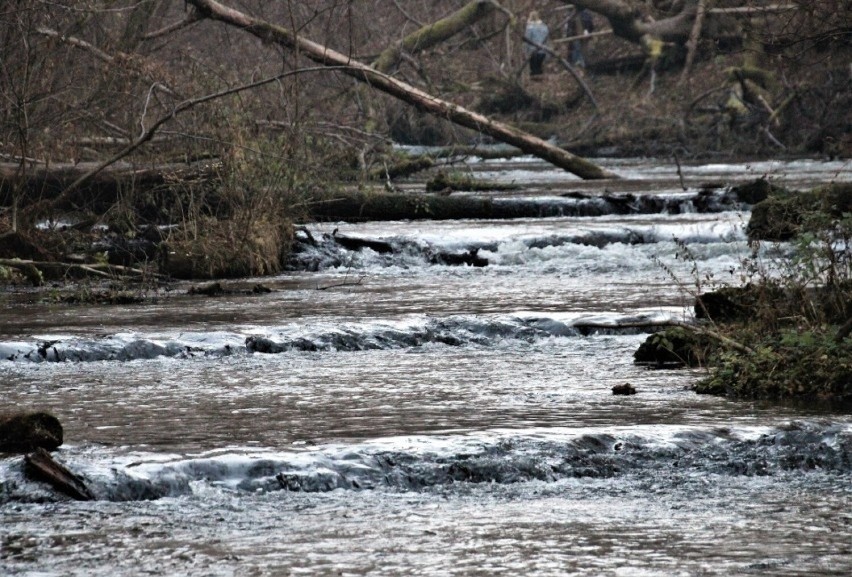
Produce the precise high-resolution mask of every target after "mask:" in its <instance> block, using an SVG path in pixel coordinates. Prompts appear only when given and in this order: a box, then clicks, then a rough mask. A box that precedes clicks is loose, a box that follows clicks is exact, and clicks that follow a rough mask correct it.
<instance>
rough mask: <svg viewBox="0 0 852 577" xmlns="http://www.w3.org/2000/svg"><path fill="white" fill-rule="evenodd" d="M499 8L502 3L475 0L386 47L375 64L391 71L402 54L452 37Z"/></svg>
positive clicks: (492, 0) (379, 68)
mask: <svg viewBox="0 0 852 577" xmlns="http://www.w3.org/2000/svg"><path fill="white" fill-rule="evenodd" d="M497 9H499V5H498V4H497V3H496V2H495V1H494V0H472V1H471V2H468V3H467V4H465V5H464V6H463V7H462V8H460V9H459V10H457V11H455V12H453V13H452V14H450V15H449V16H447V17H446V18H441V19H440V20H438V21H437V22H433V23H431V24H427V25H426V26H423V27H422V28H420V29H418V30H416V31H414V32H412V33H411V34H409V35H408V36H406V37H405V38H403V39H402V40H401V41H400V42H397V43H396V44H394V45H393V46H390V47H389V48H386V49H385V50H384V52H382V53H381V54H379V57H378V58H376V61H375V62H373V68H375V69H376V70H378V71H380V72H391V71H392V70H393V69H394V68H395V67H396V66H397V65H398V64H399V62H400V61H401V60H402V56H403V54H417V53H418V52H422V51H424V50H428V49H429V48H431V47H432V46H436V45H438V44H440V43H441V42H444V41H445V40H449V39H450V38H452V37H453V36H455V35H456V34H458V33H459V32H461V31H462V30H464V29H465V28H467V27H468V26H470V25H472V24H474V23H476V22H478V21H479V20H482V19H483V18H485V17H486V16H488V15H489V14H491V13H492V12H494V10H497Z"/></svg>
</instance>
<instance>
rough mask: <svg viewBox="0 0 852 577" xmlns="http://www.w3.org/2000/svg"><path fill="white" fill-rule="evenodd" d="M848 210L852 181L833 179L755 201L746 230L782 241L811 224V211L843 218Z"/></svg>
mask: <svg viewBox="0 0 852 577" xmlns="http://www.w3.org/2000/svg"><path fill="white" fill-rule="evenodd" d="M849 213H852V183H849V182H843V183H834V184H830V185H827V186H823V187H820V188H816V189H814V190H811V191H807V192H789V191H783V189H782V190H781V191H773V192H772V193H771V194H770V196H768V197H767V198H766V199H765V200H763V201H761V202H758V203H757V204H756V205H754V207H753V208H752V212H751V218H750V219H749V222H748V227H747V228H746V233H747V234H748V237H749V239H751V240H766V241H771V242H783V241H788V240H791V239H793V238H794V237H796V236H797V235H798V234H800V233H801V232H803V231H805V230H809V229H810V228H812V225H811V226H809V222H808V220H809V219H808V216H809V215H813V214H821V215H823V216H825V217H829V218H840V217H842V216H843V215H844V214H849ZM817 222H818V220H817Z"/></svg>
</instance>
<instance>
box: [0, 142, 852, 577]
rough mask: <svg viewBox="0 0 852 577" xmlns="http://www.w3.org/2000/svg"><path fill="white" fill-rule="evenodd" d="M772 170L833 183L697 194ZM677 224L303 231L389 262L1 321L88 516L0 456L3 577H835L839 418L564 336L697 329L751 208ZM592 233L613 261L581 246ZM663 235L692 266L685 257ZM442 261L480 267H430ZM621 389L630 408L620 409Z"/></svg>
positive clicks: (633, 336)
mask: <svg viewBox="0 0 852 577" xmlns="http://www.w3.org/2000/svg"><path fill="white" fill-rule="evenodd" d="M469 166H470V167H471V169H472V170H475V171H477V172H480V173H483V174H486V175H487V176H488V177H489V178H496V179H504V180H508V181H517V182H525V183H527V186H526V187H525V190H524V191H523V195H524V196H525V197H527V198H537V197H542V198H543V197H549V196H553V195H556V194H559V193H560V192H564V191H567V190H578V189H579V190H583V187H584V186H585V183H581V182H579V181H576V180H574V179H572V178H570V177H567V176H566V175H564V173H559V172H556V171H551V170H549V169H547V168H546V167H544V166H542V165H540V164H538V163H537V162H534V161H529V160H525V159H521V161H514V162H486V163H476V162H473V163H471V164H470V165H469ZM622 166H623V167H626V168H624V169H625V170H628V171H629V172H630V175H631V176H633V177H634V178H638V179H639V180H638V182H637V181H634V184H632V185H628V184H624V183H619V184H618V186H619V187H626V188H627V189H629V187H630V186H634V187H635V189H629V190H630V191H631V192H636V193H649V192H650V193H653V194H662V195H666V194H668V195H677V194H683V191H680V190H679V185H678V183H677V181H676V178H675V177H673V176H672V170H671V167H670V166H667V165H666V164H665V163H659V162H655V161H642V160H636V161H624V162H623V163H622ZM762 174H769V175H770V176H771V177H773V178H776V179H778V180H780V181H782V182H789V183H811V182H818V181H827V180H831V179H838V178H845V179H849V167H848V166H847V165H845V164H843V163H826V162H816V161H795V162H788V163H752V164H740V165H722V164H719V165H713V166H708V165H703V166H694V167H689V168H688V170H687V174H686V176H687V183H688V184H690V185H691V186H692V187H693V188H694V187H697V186H698V185H699V184H700V182H701V181H705V180H716V181H719V180H724V181H733V180H738V179H747V178H750V177H753V176H755V175H757V176H760V175H762ZM597 186H598V185H594V187H597ZM594 189H596V188H594ZM683 208H684V210H683V211H681V212H680V213H679V214H659V215H626V216H625V215H621V216H618V215H609V216H602V217H597V218H566V217H563V218H548V219H524V220H514V221H502V222H496V221H495V222H486V221H449V222H442V223H434V222H427V221H420V222H391V223H362V224H345V223H334V224H328V225H313V226H312V230H313V232H314V236H315V237H316V238H318V239H322V238H323V233H330V232H331V229H333V228H338V229H339V232H340V233H345V234H348V235H352V236H361V237H364V238H382V239H385V240H387V241H388V242H391V243H394V244H395V246H397V247H399V249H398V250H397V251H396V252H395V253H394V254H384V255H382V254H376V253H373V252H372V251H360V252H351V251H345V250H344V249H342V248H341V247H339V246H335V245H334V243H333V242H330V243H324V242H323V241H321V242H320V243H319V244H320V246H317V247H313V248H311V249H310V250H309V251H308V252H307V253H305V254H304V255H303V257H304V259H303V261H302V262H303V263H304V262H308V261H310V262H311V263H312V265H313V268H315V269H317V270H315V271H313V272H305V271H298V270H294V271H292V272H289V273H287V274H284V275H281V276H280V277H276V278H273V279H263V282H264V284H266V285H267V286H269V287H271V288H273V289H274V290H273V292H272V293H270V294H267V295H258V296H244V295H236V296H223V297H220V298H209V299H206V298H195V297H189V296H186V295H185V294H182V293H184V292H185V287H182V286H176V287H175V289H174V290H173V291H171V292H170V293H163V294H160V295H157V298H156V299H155V300H152V301H151V302H149V303H148V304H144V305H141V306H131V307H94V306H80V307H67V306H53V305H42V304H21V303H19V302H13V301H11V300H9V301H7V304H6V306H4V307H3V308H2V310H0V352H2V354H3V356H4V358H7V359H12V360H3V361H0V383H2V387H3V400H2V404H3V408H4V409H7V408H23V407H26V408H42V409H47V410H50V411H52V412H54V413H55V414H57V415H58V416H59V417H60V418H61V420H62V421H63V422H64V423H65V425H66V438H67V443H66V446H64V447H63V448H62V449H61V450H60V451H58V453H57V458H59V459H61V460H62V461H63V462H65V463H66V464H68V465H69V466H71V467H72V468H74V469H75V470H77V471H79V472H80V473H81V475H82V476H83V477H84V478H85V479H86V480H87V482H88V483H89V484H90V486H91V487H92V489H93V491H94V492H95V493H96V494H97V495H98V496H99V497H100V500H98V501H96V502H90V503H77V502H70V501H68V500H66V499H64V498H62V497H60V496H57V495H55V494H54V493H53V492H52V491H51V490H50V489H49V488H47V487H45V486H42V485H40V484H38V483H34V482H32V481H28V480H27V479H26V478H25V477H24V476H23V475H22V474H21V463H20V458H4V459H0V521H2V522H0V573H2V574H4V575H5V574H8V575H139V574H154V575H299V574H319V575H325V574H334V575H366V574H380V575H410V574H421V575H448V574H457V575H570V574H594V575H660V574H669V575H681V574H682V575H695V574H710V575H731V574H761V575H766V574H771V575H802V574H812V575H847V574H849V573H850V572H852V513H850V503H852V501H850V497H852V483H850V479H852V416H850V415H849V413H848V412H843V411H837V410H832V409H830V408H826V407H802V406H794V405H781V404H776V403H762V402H732V401H728V400H726V399H722V398H717V397H707V396H698V395H695V394H693V393H692V392H691V391H690V390H689V385H690V384H691V383H692V382H694V380H695V379H697V378H700V376H701V374H702V373H701V371H647V370H644V369H642V368H641V367H636V366H634V365H633V364H632V352H633V350H635V348H636V347H637V346H638V344H639V343H640V342H641V341H642V340H643V339H644V338H645V335H644V334H642V333H641V332H638V331H636V330H619V329H617V328H611V329H599V330H596V331H592V332H589V331H581V330H578V329H577V327H578V326H579V325H582V324H583V323H586V324H588V323H595V324H596V325H611V326H612V327H615V325H617V324H618V322H619V321H624V320H646V321H648V322H651V321H653V320H655V319H656V320H660V319H665V318H672V317H674V318H684V317H686V316H689V314H690V309H689V305H690V302H691V297H690V295H689V291H688V290H686V289H688V288H690V287H691V286H692V285H693V284H694V281H693V279H692V275H693V272H692V267H693V265H695V266H697V267H698V269H699V271H700V278H701V279H704V280H702V282H707V283H710V284H724V283H732V282H738V278H739V277H738V272H737V267H738V266H739V263H740V260H741V259H742V258H743V257H744V256H746V255H747V254H748V250H749V249H748V247H747V245H746V243H745V241H744V236H743V234H742V225H743V223H744V222H745V220H746V219H747V216H748V212H747V207H743V208H741V209H740V210H731V211H725V212H721V213H712V214H697V213H694V212H690V211H689V203H688V201H684V206H683ZM591 233H595V234H598V235H600V236H598V237H596V238H604V237H606V238H608V239H610V241H609V242H605V243H598V245H590V244H583V239H584V238H588V237H587V235H589V234H591ZM584 235H585V236H584ZM674 238H678V239H681V240H683V241H684V242H686V243H687V245H688V246H689V247H690V250H691V251H692V254H693V255H694V260H692V261H689V262H684V261H683V260H682V259H676V258H674V254H675V251H676V243H675V241H674ZM619 239H620V240H619ZM628 240H629V242H627V241H628ZM436 248H439V249H441V250H448V251H464V250H470V249H471V248H476V249H478V250H479V254H480V255H482V256H485V257H486V258H488V260H489V266H487V267H483V268H473V267H451V266H443V265H434V264H430V263H429V261H428V254H429V253H430V251H433V250H435V249H436ZM765 250H766V251H767V252H766V253H765V255H764V256H765V258H766V259H767V261H771V259H772V256H773V255H772V254H771V253H770V252H769V251H770V250H771V249H770V248H768V247H767V248H766V249H765ZM778 250H781V251H785V250H788V248H785V247H780V248H779V249H778ZM659 262H664V263H665V264H666V267H667V268H668V269H669V270H671V271H672V272H673V273H674V274H673V275H670V274H669V273H667V272H666V271H664V270H663V269H662V268H661V267H660V266H659V264H655V263H659ZM732 271H733V272H732ZM706 279H710V280H706ZM255 280H256V279H249V280H247V281H246V283H249V284H250V283H252V282H254V281H255ZM332 285H340V286H338V287H337V288H328V289H327V290H317V289H318V288H325V287H330V286H332ZM247 339H250V341H251V342H253V343H260V344H256V345H252V346H253V347H254V349H253V350H249V348H247V346H246V342H247ZM46 343H50V344H49V346H48V345H46ZM261 345H262V346H263V347H266V348H265V349H264V350H267V351H269V352H266V353H264V352H257V351H258V350H260V348H259V347H261ZM39 348H41V349H42V351H43V354H40V353H39V352H38V349H39ZM261 348H262V347H261ZM253 351H254V352H253ZM27 355H29V357H28V356H27ZM625 382H630V383H631V384H633V385H634V386H635V387H636V388H637V389H638V391H639V393H638V394H637V395H634V396H631V397H614V396H613V395H612V394H611V388H612V387H613V386H614V385H617V384H622V383H625Z"/></svg>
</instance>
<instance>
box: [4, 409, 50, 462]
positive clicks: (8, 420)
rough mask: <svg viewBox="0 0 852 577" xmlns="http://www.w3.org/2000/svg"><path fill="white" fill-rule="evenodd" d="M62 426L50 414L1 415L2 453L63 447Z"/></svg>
mask: <svg viewBox="0 0 852 577" xmlns="http://www.w3.org/2000/svg"><path fill="white" fill-rule="evenodd" d="M62 435H63V431H62V424H61V423H60V422H59V419H57V418H56V417H54V416H53V415H51V414H50V413H44V412H35V413H20V414H16V415H5V416H2V415H0V452H5V453H26V452H29V451H34V450H35V449H38V448H42V449H47V450H48V451H53V450H54V449H56V448H58V447H59V446H60V445H62Z"/></svg>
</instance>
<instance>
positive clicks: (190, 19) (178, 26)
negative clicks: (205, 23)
mask: <svg viewBox="0 0 852 577" xmlns="http://www.w3.org/2000/svg"><path fill="white" fill-rule="evenodd" d="M201 20H203V18H201V16H200V15H199V14H198V12H192V13H191V14H190V15H189V16H187V17H186V18H184V19H183V20H181V21H179V22H173V23H172V24H169V25H168V26H164V27H163V28H160V29H159V30H155V31H154V32H149V33H148V34H145V35H144V36H143V37H142V40H154V39H155V38H160V37H161V36H166V35H168V34H171V33H172V32H177V31H178V30H183V29H184V28H187V27H189V26H192V25H193V24H195V23H196V22H201Z"/></svg>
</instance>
